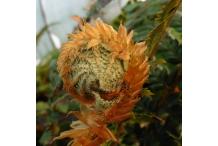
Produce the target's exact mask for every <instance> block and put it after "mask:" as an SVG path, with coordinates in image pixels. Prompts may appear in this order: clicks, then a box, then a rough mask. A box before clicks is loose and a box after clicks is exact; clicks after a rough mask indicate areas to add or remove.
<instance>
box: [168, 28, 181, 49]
mask: <svg viewBox="0 0 218 146" xmlns="http://www.w3.org/2000/svg"><path fill="white" fill-rule="evenodd" d="M167 33H168V35H169V36H170V37H171V38H172V39H173V40H177V41H178V43H179V45H181V44H182V33H181V32H178V31H176V29H174V28H172V27H170V28H168V30H167Z"/></svg>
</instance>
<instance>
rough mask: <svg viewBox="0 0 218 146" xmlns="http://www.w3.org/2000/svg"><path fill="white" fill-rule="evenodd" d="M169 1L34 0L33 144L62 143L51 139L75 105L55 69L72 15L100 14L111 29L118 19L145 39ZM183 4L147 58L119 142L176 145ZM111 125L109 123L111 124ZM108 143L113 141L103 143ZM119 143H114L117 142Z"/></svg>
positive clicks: (135, 145) (56, 145) (131, 145)
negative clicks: (145, 73) (139, 95)
mask: <svg viewBox="0 0 218 146" xmlns="http://www.w3.org/2000/svg"><path fill="white" fill-rule="evenodd" d="M175 1H176V0H175ZM169 2H170V0H36V6H37V7H36V10H37V12H36V13H37V16H36V18H37V27H36V43H37V44H36V48H37V50H36V60H37V64H36V67H37V72H36V79H37V80H36V88H37V92H36V116H37V117H36V118H37V121H36V134H37V137H36V140H37V146H51V145H52V146H64V145H67V142H68V139H66V140H61V141H56V142H53V143H52V139H53V138H54V137H55V136H58V135H59V133H60V132H62V131H64V130H67V129H69V125H70V123H71V122H72V120H74V118H73V117H68V116H66V115H67V113H68V112H69V111H71V110H79V104H78V103H77V102H76V101H75V100H74V99H73V98H72V97H70V96H69V95H68V94H67V93H66V92H65V91H64V90H63V84H62V81H61V79H60V77H59V75H58V72H57V69H56V61H57V57H58V55H59V51H60V47H61V44H62V43H63V42H65V41H67V34H69V33H71V32H73V31H74V29H75V28H76V27H77V23H75V22H74V21H73V20H72V19H71V17H72V16H74V15H78V16H80V17H83V18H84V19H86V20H87V21H92V20H94V19H96V18H98V17H100V18H101V19H102V20H103V21H105V22H107V23H108V24H110V25H112V26H113V27H114V28H115V29H117V28H118V26H119V24H120V22H122V23H123V24H124V25H125V26H126V27H127V29H128V30H134V40H135V41H136V42H140V41H143V40H146V37H147V36H148V34H149V32H151V31H152V30H153V29H154V28H156V27H157V26H158V25H159V24H160V22H161V18H162V16H163V15H164V12H165V11H164V8H165V7H166V5H167V4H168V3H169ZM181 11H182V9H181V8H179V10H177V11H176V13H175V16H174V17H173V19H172V21H171V23H170V26H169V27H168V28H167V30H166V33H165V35H164V37H163V39H162V40H161V41H160V43H159V45H158V51H157V52H156V53H155V55H154V57H153V58H152V59H151V61H150V64H151V73H150V77H149V80H148V82H147V83H145V84H144V86H143V91H142V99H141V101H140V102H139V103H138V104H137V105H136V107H135V109H134V115H135V116H134V118H132V119H130V120H128V121H126V122H124V123H123V129H120V131H121V133H122V134H121V137H120V141H121V143H120V144H119V146H181V145H182V142H181V140H182V136H181V131H182V130H181V127H182V119H181V118H182V117H181V116H182V114H181V113H182V111H181V107H182V100H181V99H182V82H181V81H182V24H181V22H182V13H181ZM113 126H114V125H111V128H112V129H113ZM108 145H111V146H112V145H113V146H114V145H115V144H112V143H108ZM117 145H118V144H117Z"/></svg>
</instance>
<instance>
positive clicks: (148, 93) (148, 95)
mask: <svg viewBox="0 0 218 146" xmlns="http://www.w3.org/2000/svg"><path fill="white" fill-rule="evenodd" d="M142 95H143V96H146V97H151V96H153V95H154V93H153V92H151V91H150V90H149V89H147V88H144V89H143V90H142Z"/></svg>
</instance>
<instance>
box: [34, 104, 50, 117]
mask: <svg viewBox="0 0 218 146" xmlns="http://www.w3.org/2000/svg"><path fill="white" fill-rule="evenodd" d="M48 109H49V105H48V103H47V102H43V101H39V102H37V103H36V112H37V114H44V113H46V111H47V110H48Z"/></svg>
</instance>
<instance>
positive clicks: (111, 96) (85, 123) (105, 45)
mask: <svg viewBox="0 0 218 146" xmlns="http://www.w3.org/2000/svg"><path fill="white" fill-rule="evenodd" d="M73 18H74V19H76V21H77V22H79V24H80V30H79V31H76V32H75V33H74V34H70V35H69V41H68V42H66V43H65V44H64V45H63V46H62V49H61V53H60V56H59V58H58V61H57V66H58V71H59V73H60V76H61V78H62V80H63V83H64V88H65V90H66V91H67V92H69V93H70V95H72V96H73V97H74V98H75V99H77V100H78V101H79V102H80V103H81V105H83V106H84V107H85V110H84V109H81V111H77V112H71V114H73V115H74V116H75V117H77V118H78V119H79V121H80V124H79V125H77V124H78V123H76V124H74V125H77V126H72V129H71V130H69V131H65V132H62V133H61V134H60V136H58V137H57V138H56V139H62V138H67V137H68V138H71V139H73V143H72V144H71V146H100V145H101V144H102V143H104V142H106V141H108V140H112V141H114V142H118V141H119V140H118V138H116V137H115V135H114V134H113V133H112V132H111V131H110V129H109V128H107V125H108V124H109V123H117V122H122V121H124V120H127V119H129V118H130V117H131V116H132V115H133V114H132V110H133V108H134V106H135V104H136V103H137V102H138V101H139V100H140V98H139V94H140V91H141V89H142V86H143V84H144V82H145V81H146V80H147V78H148V73H149V64H148V62H147V57H146V55H145V50H146V44H145V42H140V43H134V42H133V40H132V37H133V31H131V32H130V33H128V32H127V30H126V28H125V27H124V26H123V25H122V24H121V25H120V27H119V29H118V31H116V30H114V29H113V27H112V26H110V25H108V24H105V23H103V22H102V21H101V20H96V21H95V22H94V24H89V23H86V22H85V21H84V20H82V19H81V18H79V17H73ZM84 52H85V53H84ZM92 52H93V54H94V56H95V58H94V59H95V60H96V61H95V60H94V59H93V60H92V57H93V55H91V56H87V54H89V53H91V54H92ZM101 53H103V56H102V54H101ZM104 54H105V56H104ZM107 54H109V55H107ZM102 59H104V60H103V61H105V64H107V66H102V68H101V65H102V63H101V61H102ZM90 60H91V61H92V62H94V63H96V65H93V64H90V65H93V67H96V70H97V73H98V72H103V73H104V74H105V76H100V75H98V74H97V75H95V74H94V73H92V74H90V75H86V74H85V73H86V72H87V69H90V71H92V68H88V67H89V66H90V65H88V66H87V64H84V66H83V65H80V66H79V67H78V66H76V65H77V64H76V63H75V62H76V61H77V62H78V64H79V63H80V64H81V62H82V63H83V62H85V63H87V62H88V63H89V62H91V61H90ZM119 63H120V64H122V63H123V64H124V63H126V64H127V68H124V67H123V70H124V72H123V73H122V72H119V76H118V75H117V74H115V73H116V71H117V70H119V68H118V69H114V70H112V69H113V68H115V67H120V66H118V65H117V66H115V65H116V64H119ZM103 65H104V64H103ZM85 67H86V68H87V69H86V71H84V73H83V72H82V73H83V74H84V76H82V73H81V75H80V76H79V77H80V78H79V77H78V78H76V79H74V78H73V77H72V76H73V75H74V74H75V73H76V72H75V70H76V69H78V68H81V69H83V68H85ZM93 70H94V69H93ZM94 71H95V70H94ZM104 71H105V72H104ZM113 74H115V75H114V76H113ZM91 75H92V76H93V78H90V76H91ZM120 75H122V77H121V78H120ZM85 77H88V78H85ZM98 77H99V79H98ZM106 77H108V78H110V77H111V80H108V82H106V79H107V78H106ZM112 77H119V78H120V79H117V80H116V79H114V78H112ZM80 79H83V80H80ZM94 79H95V80H94ZM104 81H105V82H104ZM114 82H115V83H116V84H114ZM107 83H108V84H107ZM110 83H111V84H110ZM113 84H114V85H116V86H117V87H116V86H112V85H113ZM75 85H77V86H78V88H79V87H80V88H81V89H80V88H79V89H77V88H76V87H75ZM88 85H89V86H88ZM92 85H95V88H93V87H92ZM114 87H116V88H114ZM96 88H99V89H96ZM88 96H91V97H88ZM97 97H98V98H97ZM99 98H100V99H99ZM73 123H75V122H74V121H73ZM81 127H83V128H82V129H81Z"/></svg>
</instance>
